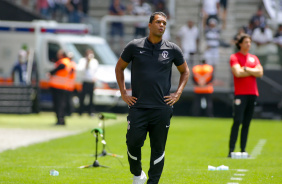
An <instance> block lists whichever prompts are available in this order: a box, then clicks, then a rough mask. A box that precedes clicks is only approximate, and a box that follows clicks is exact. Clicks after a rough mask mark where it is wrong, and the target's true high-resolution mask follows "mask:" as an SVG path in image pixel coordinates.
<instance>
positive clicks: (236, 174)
mask: <svg viewBox="0 0 282 184" xmlns="http://www.w3.org/2000/svg"><path fill="white" fill-rule="evenodd" d="M234 176H245V174H238V173H235V174H234Z"/></svg>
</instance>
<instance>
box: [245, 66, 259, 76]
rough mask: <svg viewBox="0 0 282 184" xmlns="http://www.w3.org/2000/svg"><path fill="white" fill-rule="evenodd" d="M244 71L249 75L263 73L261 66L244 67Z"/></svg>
mask: <svg viewBox="0 0 282 184" xmlns="http://www.w3.org/2000/svg"><path fill="white" fill-rule="evenodd" d="M245 71H246V72H248V73H249V74H250V75H252V76H254V77H262V75H263V70H262V69H261V68H249V67H246V68H245Z"/></svg>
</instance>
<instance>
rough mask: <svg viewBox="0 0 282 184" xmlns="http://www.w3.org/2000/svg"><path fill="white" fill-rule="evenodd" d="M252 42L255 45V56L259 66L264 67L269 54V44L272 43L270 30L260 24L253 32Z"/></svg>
mask: <svg viewBox="0 0 282 184" xmlns="http://www.w3.org/2000/svg"><path fill="white" fill-rule="evenodd" d="M252 40H253V42H254V43H255V45H256V48H255V54H256V56H257V57H258V58H259V60H260V63H261V65H262V66H264V65H265V64H266V63H267V57H268V55H269V53H270V52H271V50H270V49H271V46H270V43H272V41H273V33H272V30H271V29H270V28H269V27H268V26H266V25H265V24H261V25H260V27H258V28H256V29H255V30H254V32H253V35H252Z"/></svg>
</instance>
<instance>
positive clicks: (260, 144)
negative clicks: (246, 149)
mask: <svg viewBox="0 0 282 184" xmlns="http://www.w3.org/2000/svg"><path fill="white" fill-rule="evenodd" d="M265 143H266V139H260V140H259V141H258V143H257V145H256V146H255V147H254V149H253V151H252V153H251V158H253V159H255V158H256V157H257V156H258V155H260V153H261V150H262V148H263V146H264V145H265Z"/></svg>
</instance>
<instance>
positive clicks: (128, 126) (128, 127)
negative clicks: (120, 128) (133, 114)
mask: <svg viewBox="0 0 282 184" xmlns="http://www.w3.org/2000/svg"><path fill="white" fill-rule="evenodd" d="M127 123H128V125H127V130H129V129H130V121H129V120H128V121H127Z"/></svg>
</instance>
